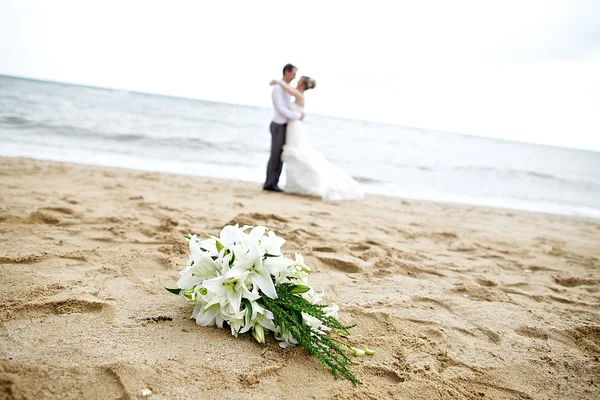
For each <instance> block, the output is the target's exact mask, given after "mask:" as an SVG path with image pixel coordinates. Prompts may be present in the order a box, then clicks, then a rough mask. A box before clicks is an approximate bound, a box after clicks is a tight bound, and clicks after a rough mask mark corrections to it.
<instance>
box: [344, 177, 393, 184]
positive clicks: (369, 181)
mask: <svg viewBox="0 0 600 400" xmlns="http://www.w3.org/2000/svg"><path fill="white" fill-rule="evenodd" d="M352 178H354V180H355V181H357V182H359V183H366V184H373V183H387V182H386V181H382V180H381V179H376V178H369V177H366V176H353V177H352Z"/></svg>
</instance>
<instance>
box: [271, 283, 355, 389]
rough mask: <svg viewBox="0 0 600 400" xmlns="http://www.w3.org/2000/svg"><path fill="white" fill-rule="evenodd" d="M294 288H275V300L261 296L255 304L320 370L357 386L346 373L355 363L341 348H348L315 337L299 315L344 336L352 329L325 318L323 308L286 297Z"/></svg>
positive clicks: (352, 377)
mask: <svg viewBox="0 0 600 400" xmlns="http://www.w3.org/2000/svg"><path fill="white" fill-rule="evenodd" d="M294 287H295V285H292V284H283V285H279V286H277V287H276V290H277V295H278V298H277V299H271V298H269V297H267V296H263V297H262V298H261V300H259V301H261V302H262V303H263V305H264V306H265V308H267V309H268V310H270V311H271V312H272V313H273V316H274V319H275V321H274V322H275V325H276V326H282V327H284V328H285V329H287V330H289V331H290V333H291V334H292V336H293V337H294V338H295V339H296V340H297V341H298V343H299V344H300V345H301V346H302V347H304V348H305V349H306V351H308V352H309V353H310V354H312V355H314V356H315V357H317V359H318V360H319V361H320V362H321V365H323V367H324V368H327V367H329V368H330V369H331V371H332V373H333V375H334V376H335V377H336V378H338V377H339V376H340V375H342V376H344V377H346V378H347V379H348V380H350V381H351V382H352V383H353V384H355V385H356V384H358V383H359V380H358V378H357V377H356V376H355V375H354V374H353V373H352V371H350V370H349V369H348V364H356V363H355V362H354V361H352V360H351V359H350V357H349V356H348V354H347V353H346V352H345V351H344V350H343V348H342V346H346V347H349V346H348V345H347V344H346V343H343V342H342V341H340V340H338V339H335V338H332V337H329V336H328V335H322V334H319V333H318V332H315V330H314V329H313V328H311V327H309V326H307V325H304V324H303V323H302V314H301V313H302V312H305V313H307V314H309V315H311V316H313V317H316V318H318V319H320V320H321V321H323V323H324V324H325V325H326V326H328V327H330V328H333V329H337V330H338V331H341V332H343V333H345V334H348V329H350V328H352V327H354V325H348V326H347V325H343V324H341V323H340V322H339V321H338V320H337V319H336V318H333V317H326V316H325V312H324V311H323V308H324V307H325V306H324V305H319V304H311V303H310V302H309V301H307V300H306V299H304V298H302V297H301V296H299V295H297V294H293V293H290V290H292V289H293V288H294Z"/></svg>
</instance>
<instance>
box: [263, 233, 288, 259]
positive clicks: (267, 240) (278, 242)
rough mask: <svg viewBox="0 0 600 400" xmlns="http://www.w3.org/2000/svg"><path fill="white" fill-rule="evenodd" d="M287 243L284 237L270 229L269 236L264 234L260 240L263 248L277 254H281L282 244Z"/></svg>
mask: <svg viewBox="0 0 600 400" xmlns="http://www.w3.org/2000/svg"><path fill="white" fill-rule="evenodd" d="M284 243H285V239H284V238H280V237H279V236H277V235H276V234H275V232H273V231H269V233H268V235H267V236H263V237H262V239H261V240H260V247H261V249H263V250H265V251H266V252H267V253H269V254H273V255H275V256H277V255H281V246H283V244H284Z"/></svg>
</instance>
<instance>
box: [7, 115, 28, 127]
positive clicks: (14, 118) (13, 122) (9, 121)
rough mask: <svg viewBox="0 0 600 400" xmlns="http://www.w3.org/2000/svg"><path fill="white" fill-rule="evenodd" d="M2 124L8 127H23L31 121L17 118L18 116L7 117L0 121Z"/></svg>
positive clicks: (20, 117)
mask: <svg viewBox="0 0 600 400" xmlns="http://www.w3.org/2000/svg"><path fill="white" fill-rule="evenodd" d="M2 122H3V123H6V124H8V125H18V126H20V125H25V124H28V123H30V122H31V121H30V120H28V119H27V118H25V117H22V116H18V115H9V116H7V117H4V119H3V120H2Z"/></svg>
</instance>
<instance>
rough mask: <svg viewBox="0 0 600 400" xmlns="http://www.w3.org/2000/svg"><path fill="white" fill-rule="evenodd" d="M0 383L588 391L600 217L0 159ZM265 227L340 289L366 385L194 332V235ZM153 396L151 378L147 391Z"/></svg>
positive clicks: (59, 387) (118, 393) (214, 394)
mask: <svg viewBox="0 0 600 400" xmlns="http://www.w3.org/2000/svg"><path fill="white" fill-rule="evenodd" d="M0 187H2V188H3V190H2V191H1V192H0V282H1V283H0V397H7V398H36V397H37V398H40V397H42V398H61V399H64V398H67V399H96V398H105V399H119V398H140V397H144V396H147V394H148V393H149V392H150V393H151V394H150V395H149V396H147V397H148V398H156V399H166V398H169V399H186V398H195V397H203V398H208V399H213V398H214V399H237V398H257V399H258V398H261V399H262V398H291V397H297V398H326V399H362V398H377V399H379V398H382V399H387V398H393V399H428V398H436V397H440V396H441V397H444V398H455V399H465V400H472V399H474V398H493V399H511V400H512V399H515V400H516V399H524V398H528V399H536V400H537V399H540V400H542V399H547V398H577V399H595V398H597V396H598V392H599V390H600V387H599V385H600V382H599V381H598V379H597V377H598V376H599V375H600V359H598V354H600V311H599V310H600V254H599V253H598V249H599V248H600V221H597V220H593V219H592V220H588V219H582V218H579V217H570V216H561V215H552V214H539V213H532V212H522V211H514V210H503V209H496V208H488V207H480V206H462V205H450V204H445V203H436V202H427V201H416V200H406V199H400V198H396V197H386V196H374V195H367V196H366V197H365V198H364V199H363V200H361V201H352V202H323V201H321V200H320V199H315V198H310V197H304V196H293V195H282V194H278V193H271V192H267V193H265V192H264V191H263V190H262V187H261V186H260V185H257V184H254V183H249V182H244V181H233V180H219V179H214V178H205V177H196V176H194V178H193V179H190V176H189V175H177V174H170V173H161V172H147V171H140V170H130V169H122V168H116V167H97V166H89V165H82V164H70V163H63V162H51V161H39V160H33V159H24V158H4V157H2V158H0ZM233 223H239V224H240V225H245V224H248V225H264V226H267V227H269V228H272V229H273V230H275V232H276V233H277V235H278V236H280V237H282V238H284V239H285V240H286V243H285V245H284V246H283V247H282V251H283V252H284V253H285V254H286V255H288V256H291V257H293V254H294V253H295V252H298V253H300V254H302V255H303V256H304V258H305V260H306V264H307V265H308V266H309V267H311V269H312V271H313V272H312V274H311V277H310V281H309V282H310V284H311V286H313V287H314V288H315V289H317V290H319V289H324V290H325V291H326V295H325V297H324V300H325V302H327V303H336V304H337V305H338V306H339V308H340V311H339V315H340V321H341V322H342V323H347V324H354V323H356V324H357V326H356V327H355V328H353V329H352V330H351V336H350V338H349V340H350V341H351V342H350V343H352V344H353V345H354V344H355V345H368V346H369V348H371V349H373V350H375V351H376V354H375V355H373V356H370V357H368V358H365V357H362V358H361V357H357V358H356V361H357V363H358V364H357V365H355V366H353V372H355V373H356V375H357V376H358V377H359V378H360V380H361V381H362V382H363V383H362V384H361V385H359V386H357V387H354V386H352V384H350V383H349V382H347V381H344V380H341V379H340V380H335V379H334V378H333V376H332V375H331V373H330V372H329V371H327V370H324V369H323V368H322V367H321V365H320V364H319V363H318V361H317V360H316V359H315V358H314V357H312V356H310V355H308V354H306V352H305V351H304V350H303V349H302V348H298V347H290V348H287V349H280V348H279V346H278V344H277V342H276V341H275V339H274V338H273V337H272V336H269V337H268V338H267V343H266V344H264V345H260V344H257V343H255V342H253V341H252V340H251V339H250V338H247V337H246V338H244V337H240V338H234V337H232V336H231V333H230V331H229V330H227V329H217V328H214V327H212V328H211V327H200V326H198V325H196V324H195V321H193V320H190V318H189V317H190V313H191V312H190V311H189V310H184V309H182V308H181V307H182V306H185V302H183V300H182V299H181V297H177V296H173V295H172V294H170V293H168V292H167V291H166V290H164V288H163V287H162V286H161V283H162V284H165V285H166V286H168V287H172V286H173V284H174V282H176V281H177V278H178V273H179V271H180V269H181V268H180V267H178V266H177V264H179V263H182V262H185V260H186V259H187V257H188V254H189V251H188V248H187V246H186V243H185V239H184V238H183V235H185V234H187V233H197V234H202V233H205V232H206V233H211V234H216V233H218V232H219V230H220V229H221V228H222V227H223V226H224V225H226V224H233ZM148 391H149V392H148Z"/></svg>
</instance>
